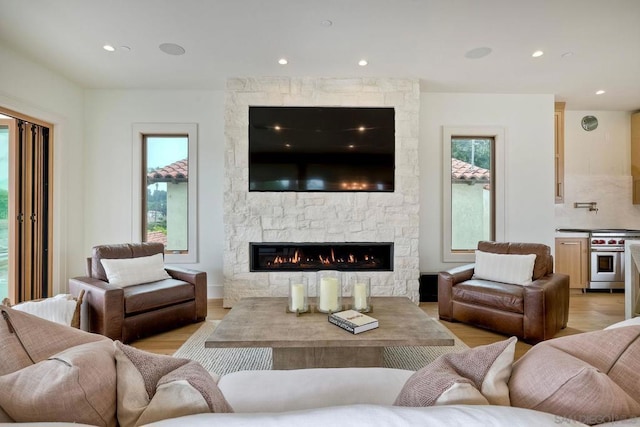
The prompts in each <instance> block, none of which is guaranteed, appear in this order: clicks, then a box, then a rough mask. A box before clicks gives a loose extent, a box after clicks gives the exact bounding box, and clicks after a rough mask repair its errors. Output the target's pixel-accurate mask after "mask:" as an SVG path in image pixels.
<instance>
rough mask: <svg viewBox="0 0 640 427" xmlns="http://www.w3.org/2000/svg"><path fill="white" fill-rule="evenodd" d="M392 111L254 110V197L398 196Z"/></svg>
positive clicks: (251, 171)
mask: <svg viewBox="0 0 640 427" xmlns="http://www.w3.org/2000/svg"><path fill="white" fill-rule="evenodd" d="M394 169H395V112H394V109H393V108H392V107H383V108H373V107H257V106H256V107H253V106H250V107H249V191H369V192H373V191H387V192H390V191H393V190H394Z"/></svg>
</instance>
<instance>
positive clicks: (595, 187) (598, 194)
mask: <svg viewBox="0 0 640 427" xmlns="http://www.w3.org/2000/svg"><path fill="white" fill-rule="evenodd" d="M631 195H632V181H631V176H630V175H629V176H607V175H593V176H592V175H565V195H564V196H565V197H564V204H556V207H555V219H556V221H555V225H556V228H585V229H593V228H628V229H640V205H633V204H632V200H631ZM576 202H596V203H597V209H598V210H597V211H589V209H585V208H575V207H574V203H576Z"/></svg>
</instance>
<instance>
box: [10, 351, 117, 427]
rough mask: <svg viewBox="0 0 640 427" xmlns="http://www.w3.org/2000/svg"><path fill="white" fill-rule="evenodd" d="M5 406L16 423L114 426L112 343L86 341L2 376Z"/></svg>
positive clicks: (114, 386) (114, 400)
mask: <svg viewBox="0 0 640 427" xmlns="http://www.w3.org/2000/svg"><path fill="white" fill-rule="evenodd" d="M0 406H1V407H2V408H3V409H4V411H5V412H6V413H7V414H8V415H9V416H10V417H11V418H13V419H14V420H15V421H17V422H44V421H50V422H51V421H58V422H70V423H83V424H90V425H95V426H106V427H111V426H115V425H116V369H115V361H114V356H113V344H112V343H111V342H109V341H99V342H93V343H88V344H81V345H78V346H75V347H72V348H69V349H67V350H64V351H62V352H60V353H58V354H56V355H53V356H51V357H50V358H48V359H47V360H43V361H41V362H38V363H36V364H34V365H31V366H27V367H26V368H23V369H20V370H18V371H16V372H13V373H10V374H7V375H3V376H0Z"/></svg>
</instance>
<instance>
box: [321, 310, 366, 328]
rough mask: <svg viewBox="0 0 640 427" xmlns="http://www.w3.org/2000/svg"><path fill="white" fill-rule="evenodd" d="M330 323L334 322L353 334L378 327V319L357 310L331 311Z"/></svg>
mask: <svg viewBox="0 0 640 427" xmlns="http://www.w3.org/2000/svg"><path fill="white" fill-rule="evenodd" d="M329 323H333V324H334V325H336V326H339V327H341V328H342V329H344V330H345V331H348V332H351V333H352V334H359V333H360V332H365V331H369V330H371V329H375V328H377V327H378V319H374V318H373V317H371V316H367V315H366V314H362V313H360V312H359V311H355V310H345V311H339V312H337V313H331V314H330V315H329Z"/></svg>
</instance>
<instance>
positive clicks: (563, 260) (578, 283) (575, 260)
mask: <svg viewBox="0 0 640 427" xmlns="http://www.w3.org/2000/svg"><path fill="white" fill-rule="evenodd" d="M555 261H556V265H555V269H554V271H555V272H556V273H564V274H568V275H569V287H570V288H577V289H584V288H587V285H588V283H587V282H588V281H589V239H588V238H582V237H556V255H555Z"/></svg>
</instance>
